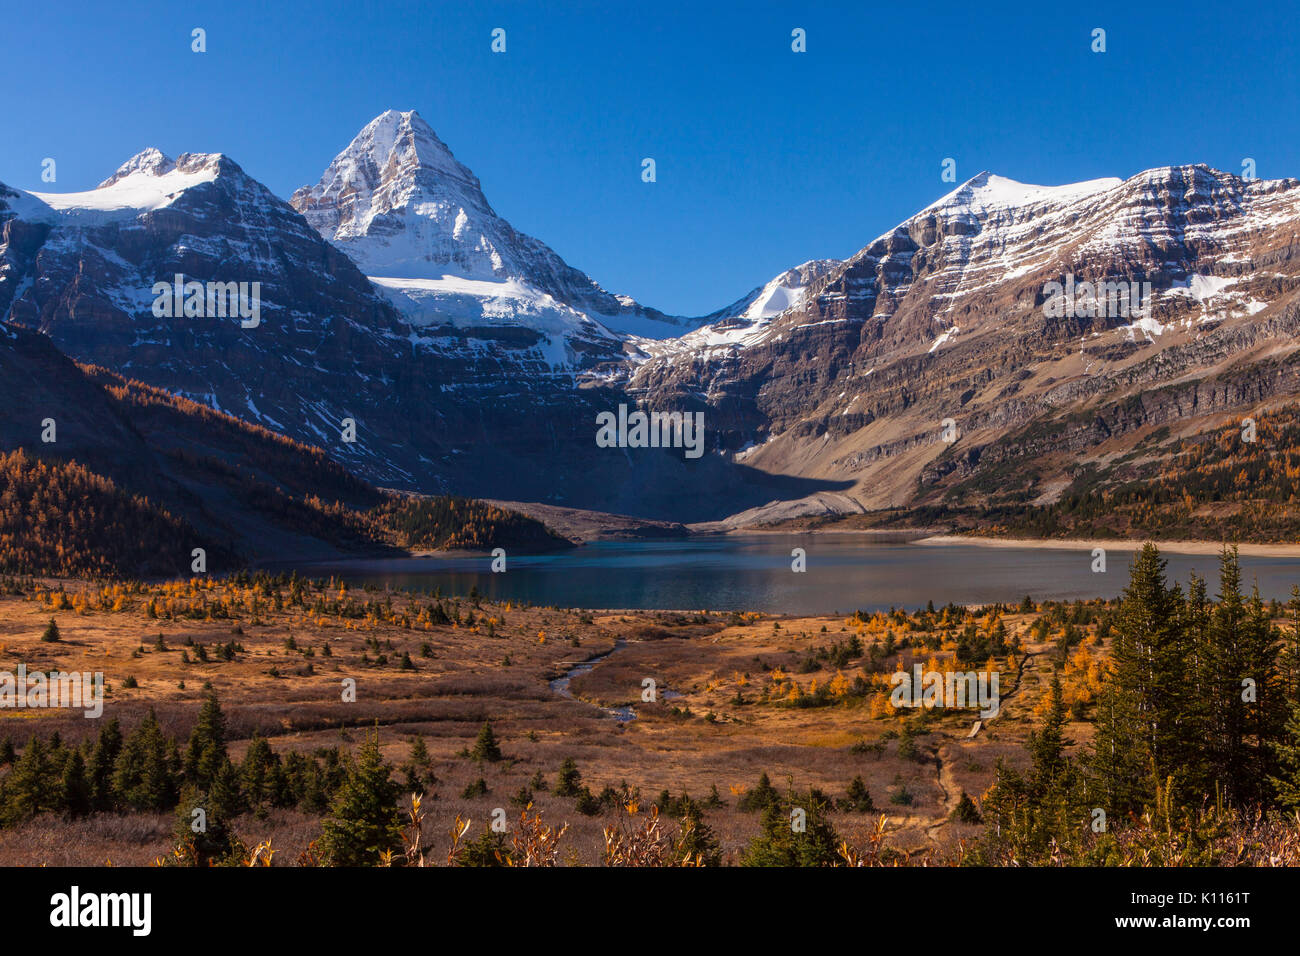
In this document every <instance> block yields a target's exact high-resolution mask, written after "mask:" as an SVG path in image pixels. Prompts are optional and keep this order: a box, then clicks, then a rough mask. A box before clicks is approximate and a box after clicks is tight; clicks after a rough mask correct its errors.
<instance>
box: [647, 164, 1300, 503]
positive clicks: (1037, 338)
mask: <svg viewBox="0 0 1300 956" xmlns="http://www.w3.org/2000/svg"><path fill="white" fill-rule="evenodd" d="M1085 282H1092V283H1098V282H1109V283H1123V284H1125V286H1124V287H1125V288H1127V284H1128V283H1136V285H1135V286H1134V289H1135V291H1138V292H1139V293H1140V292H1141V290H1144V289H1145V288H1146V287H1145V286H1143V285H1142V284H1143V283H1149V284H1150V286H1149V287H1150V298H1149V301H1148V302H1147V303H1146V304H1147V305H1148V306H1149V308H1147V309H1146V310H1145V311H1144V312H1142V313H1141V314H1137V313H1133V314H1129V313H1126V312H1123V311H1121V310H1118V309H1116V308H1114V307H1113V301H1112V300H1110V299H1109V298H1108V297H1107V296H1105V295H1103V297H1102V298H1103V300H1105V301H1102V302H1098V303H1097V305H1098V308H1095V309H1093V308H1083V307H1082V303H1081V301H1079V300H1072V301H1070V302H1066V301H1065V300H1066V298H1067V295H1068V293H1066V292H1065V291H1064V290H1065V289H1074V288H1082V284H1083V283H1085ZM1052 283H1057V284H1058V285H1056V286H1053V285H1052ZM1297 290H1300V182H1297V181H1296V180H1293V179H1288V180H1278V181H1246V180H1241V179H1239V178H1237V177H1235V176H1232V175H1230V174H1227V173H1222V172H1218V171H1216V170H1212V169H1210V168H1208V167H1205V166H1185V167H1168V168H1162V169H1155V170H1149V171H1147V172H1145V173H1142V174H1139V175H1137V176H1134V177H1132V178H1130V179H1128V180H1125V181H1119V180H1097V181H1094V182H1089V183H1081V184H1076V185H1073V186H1064V187H1038V186H1026V185H1023V184H1020V183H1015V182H1012V181H1010V180H1007V179H1003V178H1001V177H998V176H992V175H990V174H988V173H981V174H980V175H979V176H976V177H975V178H973V179H972V180H970V181H969V182H967V183H965V184H963V185H962V186H961V187H959V188H958V189H956V190H954V191H953V192H952V193H950V194H949V195H947V196H945V197H943V198H942V199H940V200H939V201H937V202H936V203H934V204H932V205H930V206H928V207H926V208H925V209H923V210H921V211H920V212H919V213H917V214H916V215H915V216H913V217H911V218H910V219H908V220H907V221H906V222H903V223H901V224H900V225H898V226H897V227H895V228H894V229H892V230H890V231H889V232H887V233H885V234H884V235H882V236H880V237H879V238H878V239H876V240H874V241H873V242H871V243H869V244H868V245H867V246H865V247H864V248H863V249H862V250H861V251H859V252H858V253H857V254H855V255H854V256H852V257H850V258H849V259H848V260H846V261H845V262H843V263H841V264H839V265H837V266H835V267H834V268H832V269H831V270H830V271H828V272H826V273H825V274H824V275H822V276H820V277H819V278H816V279H814V280H813V281H812V282H811V283H810V284H809V285H808V287H807V288H806V290H805V291H804V292H803V294H802V296H801V299H800V301H799V302H798V303H797V304H795V305H794V306H793V307H792V308H790V309H788V310H787V311H784V312H782V313H781V314H779V315H777V316H774V317H771V318H768V319H765V320H763V321H762V323H761V324H760V323H744V324H740V323H738V322H737V320H731V321H728V322H722V323H718V324H715V325H711V326H706V327H705V328H703V329H700V330H699V331H697V332H694V333H692V334H690V335H688V336H685V337H683V338H682V339H680V340H677V341H675V342H671V343H665V344H664V345H663V346H662V347H659V348H657V349H656V350H655V352H656V353H657V354H653V355H652V356H651V358H650V360H648V361H646V362H644V363H642V364H641V365H640V366H639V367H638V369H637V371H636V374H635V375H634V377H633V379H632V381H631V383H630V385H629V388H630V389H631V390H632V391H634V392H635V393H637V394H638V395H640V396H642V397H643V398H644V400H645V401H647V402H648V403H650V404H652V405H667V404H670V403H672V402H673V401H675V400H678V398H679V396H683V395H688V394H689V395H700V394H705V395H707V396H708V404H709V407H710V409H711V410H712V411H713V414H714V420H715V421H717V422H719V424H720V426H721V427H722V428H723V432H722V434H721V435H720V436H719V437H720V440H721V441H723V442H724V443H725V444H727V445H728V446H729V447H730V448H732V449H735V450H736V451H737V460H739V461H743V462H744V463H745V464H748V465H752V466H754V467H756V468H759V469H762V470H765V471H774V472H781V473H786V474H793V475H799V476H804V477H816V478H825V479H847V480H851V481H852V482H853V487H852V488H851V489H850V490H849V491H847V492H846V493H845V494H843V495H841V496H837V497H836V498H835V499H834V500H833V501H832V502H829V505H828V499H826V497H825V496H820V495H819V496H814V497H811V498H809V499H808V501H807V502H806V510H807V512H808V513H809V514H816V513H822V512H825V511H826V510H827V508H828V506H829V508H830V509H831V510H832V511H848V512H852V511H862V510H870V509H875V508H886V507H907V506H912V505H917V504H925V503H927V502H931V501H933V500H936V496H939V495H942V494H944V493H945V492H946V490H947V489H949V488H950V487H951V486H952V483H953V482H956V481H965V480H966V479H969V478H970V477H971V476H972V475H973V474H979V473H982V472H987V471H988V469H990V468H991V467H993V466H994V465H995V464H996V465H998V466H1000V467H1001V468H1002V469H1003V472H1005V473H1007V474H1014V476H1015V480H1016V481H1017V488H1018V493H1019V494H1021V495H1023V496H1027V498H1026V500H1034V499H1037V498H1039V497H1041V496H1047V498H1048V499H1050V498H1051V497H1052V496H1053V495H1056V494H1059V493H1060V491H1061V489H1063V488H1065V487H1066V486H1068V485H1069V484H1070V482H1071V481H1072V474H1073V472H1074V471H1075V470H1077V469H1078V468H1081V467H1086V466H1087V464H1088V462H1090V461H1092V460H1094V458H1097V457H1098V456H1105V455H1107V454H1111V453H1113V452H1111V451H1109V449H1117V450H1120V451H1121V452H1122V450H1123V449H1124V447H1125V444H1126V442H1128V441H1129V440H1131V439H1133V436H1135V435H1136V431H1137V430H1138V429H1141V428H1143V427H1145V426H1147V425H1151V424H1156V423H1159V424H1169V425H1170V426H1171V427H1174V428H1176V429H1185V430H1187V432H1188V433H1191V432H1193V431H1195V430H1197V429H1198V428H1201V427H1205V425H1206V423H1207V420H1206V419H1205V418H1204V417H1203V416H1206V415H1209V414H1219V415H1222V414H1224V413H1237V414H1240V415H1244V414H1246V413H1248V412H1249V410H1250V409H1252V408H1255V407H1257V406H1258V404H1259V403H1261V402H1265V401H1271V400H1275V399H1278V398H1284V397H1286V396H1290V395H1294V394H1295V393H1296V391H1297V389H1298V388H1300V382H1297V380H1296V378H1297V377H1296V369H1297V364H1298V363H1297V361H1296V345H1295V338H1294V334H1295V331H1296V328H1295V326H1296V308H1295V302H1296V297H1297ZM1135 305H1136V303H1135ZM945 419H952V421H953V424H954V426H955V428H956V430H957V433H959V434H960V438H959V439H958V440H957V441H956V442H955V443H947V442H945V441H944V440H943V436H944V431H945V429H944V421H945ZM1124 436H1129V437H1124ZM1134 440H1135V439H1134ZM963 487H964V488H965V489H966V490H967V492H972V490H973V488H974V487H975V485H974V484H971V483H969V482H968V483H966V484H964V485H963ZM1002 490H1005V488H1003V489H1002ZM780 510H781V513H782V515H783V516H789V514H790V513H791V510H792V508H791V506H789V505H784V506H782V508H781V509H780ZM794 510H797V509H794Z"/></svg>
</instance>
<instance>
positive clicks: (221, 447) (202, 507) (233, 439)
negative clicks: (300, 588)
mask: <svg viewBox="0 0 1300 956" xmlns="http://www.w3.org/2000/svg"><path fill="white" fill-rule="evenodd" d="M0 402H3V403H4V406H5V407H6V408H8V409H9V410H10V414H8V415H6V416H4V417H3V418H0V571H3V572H10V573H13V572H27V573H31V572H37V573H61V574H93V575H111V576H132V575H157V576H165V577H174V576H186V575H188V574H189V573H190V570H191V560H192V558H191V552H192V550H193V549H194V548H196V547H199V548H203V549H205V551H206V552H207V569H208V571H209V572H210V573H228V572H230V571H232V570H237V569H239V568H242V567H244V566H246V565H247V564H257V563H261V562H265V561H287V560H291V559H304V558H305V559H312V558H332V557H338V556H341V555H344V554H349V553H367V554H376V553H389V552H393V553H396V552H395V546H397V545H401V546H406V545H418V546H420V547H457V548H482V549H485V550H486V549H490V548H492V547H497V546H508V547H520V548H522V549H525V550H526V549H528V548H534V549H541V550H549V549H553V548H555V547H561V546H567V542H565V541H564V540H563V539H561V538H559V537H558V536H557V535H555V534H553V533H552V532H550V531H549V530H548V529H547V528H546V527H545V526H544V525H543V524H542V523H541V522H538V521H534V520H532V519H530V518H527V517H525V516H523V515H521V514H517V513H514V512H511V511H508V510H506V509H502V508H500V507H498V506H496V505H492V504H488V503H484V502H480V501H474V500H469V499H447V498H410V497H406V496H395V495H391V494H388V493H385V492H382V491H380V490H378V489H376V488H375V487H373V486H372V485H370V484H368V483H366V482H364V481H361V480H360V479H358V478H356V477H354V476H353V475H351V474H350V473H349V472H348V471H347V470H345V469H344V468H343V467H342V466H341V465H339V464H338V463H337V462H335V461H333V460H332V459H331V458H329V457H328V456H327V455H326V454H325V453H324V452H323V451H321V450H320V449H319V448H314V447H310V446H307V445H303V444H301V443H299V442H295V441H293V440H291V439H288V438H285V437H284V436H282V435H278V434H276V433H274V432H272V431H270V430H268V429H266V428H262V427H261V426H257V425H250V424H248V423H246V422H243V421H241V420H239V419H237V418H234V417H233V416H231V415H227V414H225V413H223V412H217V411H214V410H213V409H211V408H209V407H207V406H205V405H201V404H199V403H196V402H192V401H190V400H188V399H185V398H181V397H177V396H174V395H170V394H168V393H167V392H164V391H162V390H161V389H157V388H154V387H152V386H149V385H144V384H143V383H140V382H136V381H130V380H127V379H124V378H122V377H121V376H119V375H116V374H114V373H112V372H109V371H107V370H105V369H102V368H96V367H91V366H78V365H77V364H75V363H74V362H72V361H70V360H69V359H68V358H66V357H65V356H63V355H62V354H60V353H59V352H58V350H57V349H55V348H54V346H53V345H52V344H51V343H50V341H49V339H48V338H47V337H46V336H43V335H40V334H38V333H35V332H31V331H28V330H25V329H21V328H13V327H10V326H6V325H0ZM45 438H52V439H53V440H51V441H46V440H44V439H45Z"/></svg>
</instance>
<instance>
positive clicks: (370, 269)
mask: <svg viewBox="0 0 1300 956" xmlns="http://www.w3.org/2000/svg"><path fill="white" fill-rule="evenodd" d="M290 203H291V205H293V207H294V208H295V209H297V210H298V211H299V212H300V213H302V214H303V216H305V217H306V219H307V221H308V222H309V223H311V225H312V226H313V227H314V228H315V229H316V230H317V231H318V232H319V233H320V234H321V235H323V236H324V237H325V238H326V239H327V240H329V241H330V242H331V243H333V244H334V245H335V246H336V247H337V248H338V249H340V250H341V251H343V252H344V253H345V254H346V255H348V256H349V257H350V258H351V259H352V260H353V261H354V262H355V263H357V265H359V266H360V267H361V270H362V271H363V272H365V273H366V275H369V276H372V277H375V278H377V279H384V280H386V281H385V282H383V283H380V286H381V287H382V288H383V289H384V291H385V293H386V294H389V295H390V296H391V297H393V301H394V302H395V303H396V304H397V305H398V307H399V308H401V309H403V310H404V311H406V312H407V313H408V314H411V310H412V307H413V306H412V302H413V300H414V298H418V299H419V305H418V307H416V308H417V310H418V312H419V317H420V320H421V321H422V322H428V321H430V319H431V317H432V316H435V315H437V313H438V310H439V308H440V306H439V301H438V298H439V296H440V294H441V290H440V288H439V286H438V283H443V282H446V283H449V285H448V287H447V289H446V290H445V291H446V293H447V295H448V297H449V298H448V301H447V308H446V312H447V314H448V318H449V320H451V321H454V322H458V324H459V323H464V322H466V321H468V322H471V323H473V322H475V321H476V316H475V315H474V314H473V313H474V312H475V310H476V308H477V307H476V306H475V301H474V300H475V296H474V295H473V294H470V293H467V292H466V289H467V287H466V286H465V284H464V280H470V281H471V282H496V283H501V284H502V289H501V290H499V292H500V294H498V295H493V296H490V297H487V298H485V299H484V305H485V308H487V310H488V312H493V309H492V307H491V306H489V305H488V303H489V302H491V301H494V300H498V299H501V298H505V299H510V300H514V299H517V298H518V296H517V295H515V294H514V293H515V292H517V291H518V286H519V283H522V284H523V286H525V287H528V288H531V289H533V290H536V291H537V292H538V293H541V294H542V295H543V296H549V297H550V298H551V299H553V300H554V301H555V302H556V303H558V304H560V305H563V306H565V307H567V308H568V309H570V310H576V311H577V312H580V313H583V314H585V315H587V316H590V317H591V318H592V319H593V320H595V321H596V322H599V323H600V324H601V325H603V326H605V327H606V328H609V329H612V330H614V331H616V332H623V333H635V334H638V335H648V336H651V337H663V336H667V335H674V334H680V333H681V332H682V331H685V330H687V329H690V328H694V327H695V326H696V325H699V324H700V322H699V321H692V320H688V319H681V318H677V317H673V316H667V315H664V314H663V313H661V312H657V311H656V310H654V309H647V308H645V307H643V306H641V305H639V304H637V303H636V302H634V301H633V300H631V299H629V298H627V297H624V296H614V295H611V294H610V293H609V292H607V291H605V290H604V289H603V288H601V287H600V286H599V285H598V284H597V283H596V282H595V281H594V280H592V279H591V278H590V277H589V276H587V275H585V274H584V273H582V272H581V271H579V270H577V269H575V268H573V267H572V266H570V265H569V264H568V263H566V262H565V261H564V260H563V259H561V258H560V256H559V255H557V254H556V253H555V251H554V250H552V249H551V248H550V247H549V246H547V245H546V244H545V243H544V242H541V241H540V240H538V239H534V238H533V237H531V236H527V235H524V234H523V233H520V232H517V231H516V230H515V229H514V227H513V226H511V225H510V223H509V222H507V221H506V220H505V219H503V218H502V217H500V216H499V215H497V213H496V211H495V210H493V208H492V206H491V205H490V204H489V203H488V201H487V198H486V197H485V196H484V195H483V191H482V188H481V186H480V184H479V180H478V177H476V176H475V175H474V174H473V173H472V172H471V171H470V170H469V168H468V167H466V166H465V165H464V164H463V163H461V162H459V161H458V160H457V159H456V158H455V156H453V155H452V152H451V150H450V149H449V148H448V147H447V145H446V144H445V143H443V142H442V140H440V139H439V138H438V136H437V134H436V133H434V131H433V129H432V128H431V127H430V126H429V124H428V123H426V122H425V121H424V120H423V119H422V118H421V117H420V115H419V114H418V113H416V112H414V111H409V112H398V111H395V110H389V111H387V112H385V113H382V114H380V115H379V116H377V117H375V118H374V119H373V120H371V121H370V122H369V123H367V124H366V126H365V127H364V128H363V129H362V130H361V132H360V133H358V134H357V135H356V137H354V138H353V140H352V142H351V143H349V144H348V146H347V148H346V149H344V150H343V151H342V152H341V153H339V154H338V155H337V156H336V157H335V158H334V160H333V161H332V162H331V163H330V165H329V167H328V168H327V169H326V170H325V173H324V175H323V176H322V177H321V178H320V181H319V182H317V183H316V184H315V185H314V186H306V187H303V188H302V189H299V190H298V191H297V192H295V193H294V194H293V197H292V198H291V199H290ZM404 280H414V281H413V282H412V283H410V288H409V291H410V292H411V293H412V295H403V294H401V291H400V290H401V289H402V284H403V281H404ZM510 280H518V281H517V282H516V283H514V284H513V285H511V286H510V288H509V289H506V287H505V284H506V283H508V282H509V281H510ZM467 296H468V297H467ZM701 321H702V320H701Z"/></svg>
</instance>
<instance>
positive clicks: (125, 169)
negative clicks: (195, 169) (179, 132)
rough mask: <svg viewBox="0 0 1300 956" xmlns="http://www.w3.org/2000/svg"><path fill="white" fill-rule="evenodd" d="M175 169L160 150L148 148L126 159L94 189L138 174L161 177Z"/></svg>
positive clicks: (103, 187) (172, 163) (105, 186)
mask: <svg viewBox="0 0 1300 956" xmlns="http://www.w3.org/2000/svg"><path fill="white" fill-rule="evenodd" d="M175 168H176V164H175V163H174V162H173V161H172V160H170V159H168V158H167V156H166V155H164V154H163V151H162V150H160V149H157V148H155V147H153V146H150V147H149V148H148V149H145V150H141V151H140V152H138V153H136V154H135V155H134V156H132V157H131V158H130V159H128V160H127V161H126V162H125V163H123V164H122V165H121V166H119V167H118V168H117V172H115V173H114V174H113V175H112V176H109V177H108V178H107V179H105V180H104V181H103V182H102V183H100V184H99V185H98V186H97V187H96V188H97V189H107V188H108V187H109V186H112V185H114V184H115V183H118V182H120V181H122V180H123V179H126V178H127V177H128V176H134V175H136V174H139V173H144V174H147V175H150V176H162V175H165V174H167V173H169V172H171V171H172V170H173V169H175Z"/></svg>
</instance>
